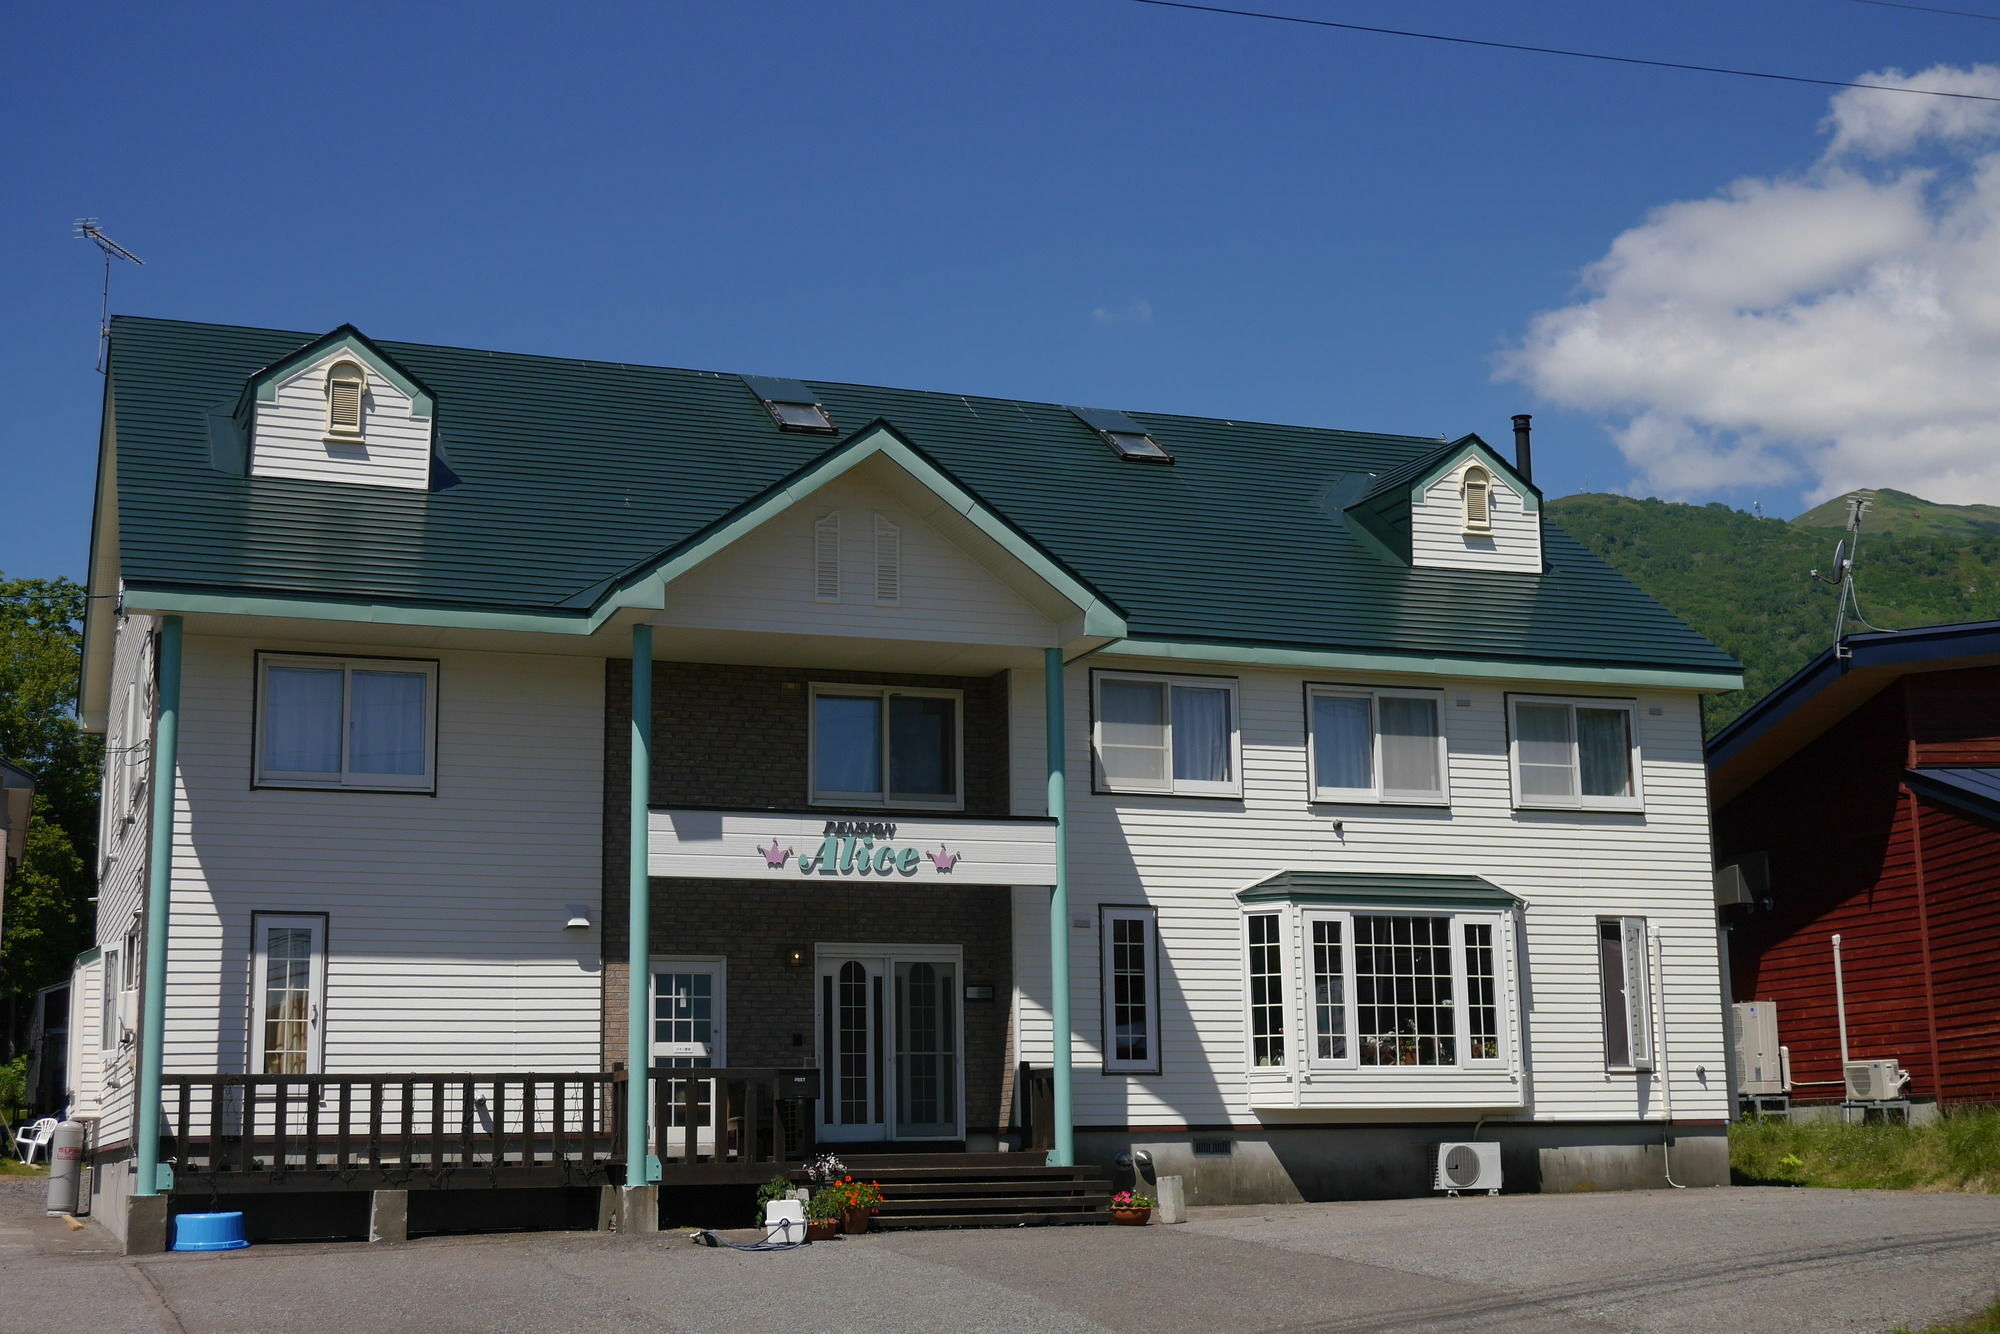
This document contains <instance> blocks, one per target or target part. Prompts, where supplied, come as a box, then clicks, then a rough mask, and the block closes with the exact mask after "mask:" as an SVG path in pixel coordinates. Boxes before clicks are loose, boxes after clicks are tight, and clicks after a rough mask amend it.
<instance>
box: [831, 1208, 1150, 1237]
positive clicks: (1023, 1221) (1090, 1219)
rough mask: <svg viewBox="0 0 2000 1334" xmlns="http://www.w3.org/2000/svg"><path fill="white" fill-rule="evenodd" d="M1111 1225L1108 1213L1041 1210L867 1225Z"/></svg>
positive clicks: (882, 1218) (885, 1219)
mask: <svg viewBox="0 0 2000 1334" xmlns="http://www.w3.org/2000/svg"><path fill="white" fill-rule="evenodd" d="M1110 1221H1111V1214H1110V1212H1109V1211H1107V1210H1102V1209H1090V1210H1079V1211H1077V1212H1074V1213H1072V1212H1066V1211H1065V1212H1057V1211H1055V1210H1044V1211H1042V1212H1039V1213H1011V1214H880V1215H878V1216H876V1217H875V1218H874V1219H872V1220H870V1222H869V1224H868V1225H869V1227H870V1228H871V1229H872V1228H880V1229H881V1230H882V1231H884V1232H902V1231H914V1230H915V1229H917V1228H938V1227H1058V1226H1062V1225H1065V1224H1073V1223H1085V1224H1089V1223H1109V1222H1110Z"/></svg>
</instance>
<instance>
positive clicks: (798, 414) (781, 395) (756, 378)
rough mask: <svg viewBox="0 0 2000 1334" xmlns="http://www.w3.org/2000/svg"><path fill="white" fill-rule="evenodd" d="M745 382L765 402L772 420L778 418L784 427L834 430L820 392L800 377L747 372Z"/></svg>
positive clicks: (825, 432)
mask: <svg viewBox="0 0 2000 1334" xmlns="http://www.w3.org/2000/svg"><path fill="white" fill-rule="evenodd" d="M743 383H745V384H747V385H749V386H750V390H751V392H752V393H754V394H756V395H757V397H758V399H759V400H761V401H762V402H763V404H764V411H766V412H768V413H770V414H771V420H773V421H775V422H777V423H778V425H779V427H780V428H781V429H783V430H787V431H813V432H816V433H818V434H821V435H832V434H833V433H834V430H835V428H834V424H833V418H832V417H830V416H828V415H827V411H826V407H825V405H823V404H822V403H821V402H820V401H819V395H818V394H815V393H814V392H813V391H812V390H810V389H808V388H806V386H805V385H804V383H802V382H801V381H798V380H779V379H774V378H772V377H770V376H767V375H746V376H744V377H743Z"/></svg>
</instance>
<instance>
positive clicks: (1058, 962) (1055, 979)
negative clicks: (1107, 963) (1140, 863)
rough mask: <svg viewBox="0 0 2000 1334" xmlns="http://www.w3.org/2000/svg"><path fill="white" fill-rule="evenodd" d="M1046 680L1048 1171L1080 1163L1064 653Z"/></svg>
mask: <svg viewBox="0 0 2000 1334" xmlns="http://www.w3.org/2000/svg"><path fill="white" fill-rule="evenodd" d="M1042 675H1043V677H1044V679H1045V681H1046V684H1047V687H1048V703H1047V705H1046V707H1045V709H1044V712H1045V713H1046V714H1047V721H1048V730H1049V739H1048V749H1049V816H1050V817H1051V818H1052V819H1054V820H1055V822H1056V876H1055V886H1054V888H1053V889H1052V890H1051V891H1050V892H1049V991H1050V993H1051V994H1050V1006H1049V1008H1050V1015H1049V1023H1050V1025H1051V1026H1052V1028H1053V1030H1054V1031H1053V1038H1054V1046H1055V1051H1054V1057H1053V1060H1052V1061H1051V1064H1052V1066H1053V1067H1054V1074H1055V1099H1054V1101H1055V1122H1056V1124H1055V1147H1054V1148H1052V1149H1050V1150H1049V1166H1051V1167H1069V1166H1071V1165H1073V1164H1074V1163H1075V1162H1076V1132H1075V1125H1074V1121H1075V1114H1074V1111H1073V1110H1072V1107H1071V1104H1070V1078H1069V1057H1070V1040H1069V1038H1070V1021H1069V820H1068V816H1067V812H1066V809H1065V800H1066V799H1065V795H1064V784H1065V781H1066V780H1065V774H1064V768H1065V765H1064V757H1065V755H1066V752H1067V750H1068V746H1067V744H1066V737H1065V735H1064V733H1065V727H1064V719H1063V660H1062V650H1061V649H1060V648H1052V649H1046V650H1044V651H1043V655H1042Z"/></svg>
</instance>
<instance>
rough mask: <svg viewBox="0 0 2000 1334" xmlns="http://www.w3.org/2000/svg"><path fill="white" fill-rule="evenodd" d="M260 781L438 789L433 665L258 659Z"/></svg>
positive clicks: (269, 784) (381, 660)
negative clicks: (436, 785)
mask: <svg viewBox="0 0 2000 1334" xmlns="http://www.w3.org/2000/svg"><path fill="white" fill-rule="evenodd" d="M257 669H258V689H257V782H258V783H259V784H260V785H262V786H265V787H351V788H369V789H377V790H385V789H386V790H404V791H422V792H428V791H431V790H433V789H434V787H435V782H434V775H433V774H432V767H433V759H432V757H433V755H434V754H435V752H436V740H437V700H436V695H437V664H436V663H434V662H420V661H404V660H401V659H394V658H319V657H295V656H290V655H280V654H269V653H267V654H260V655H259V656H258V659H257Z"/></svg>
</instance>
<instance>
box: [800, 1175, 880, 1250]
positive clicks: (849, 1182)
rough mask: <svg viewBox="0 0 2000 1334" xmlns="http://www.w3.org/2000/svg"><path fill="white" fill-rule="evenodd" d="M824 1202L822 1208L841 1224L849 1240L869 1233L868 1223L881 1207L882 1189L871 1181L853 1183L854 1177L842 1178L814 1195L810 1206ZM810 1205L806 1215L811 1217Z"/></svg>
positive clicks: (821, 1188) (854, 1181)
mask: <svg viewBox="0 0 2000 1334" xmlns="http://www.w3.org/2000/svg"><path fill="white" fill-rule="evenodd" d="M822 1198H824V1200H825V1205H824V1206H823V1207H824V1208H826V1209H828V1210H831V1211H832V1213H833V1214H834V1215H835V1216H836V1217H838V1218H839V1219H840V1220H841V1225H842V1226H843V1227H844V1228H845V1229H846V1231H847V1234H848V1235H849V1236H859V1235H860V1234H861V1233H863V1232H866V1231H867V1230H868V1219H869V1217H870V1216H871V1215H872V1214H874V1212H875V1211H876V1210H877V1209H879V1208H881V1207H882V1188H881V1186H879V1185H877V1184H876V1183H875V1182H872V1181H856V1180H855V1179H854V1178H853V1177H842V1178H841V1179H840V1180H838V1181H835V1182H833V1183H832V1184H831V1185H826V1186H822V1187H820V1189H819V1190H817V1191H815V1192H814V1194H813V1202H818V1201H820V1200H821V1199H822ZM811 1213H812V1209H811V1205H810V1204H808V1206H807V1215H808V1217H810V1216H811Z"/></svg>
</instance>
